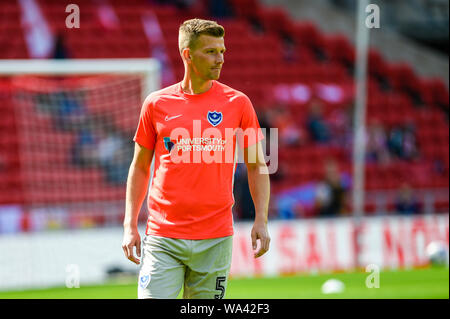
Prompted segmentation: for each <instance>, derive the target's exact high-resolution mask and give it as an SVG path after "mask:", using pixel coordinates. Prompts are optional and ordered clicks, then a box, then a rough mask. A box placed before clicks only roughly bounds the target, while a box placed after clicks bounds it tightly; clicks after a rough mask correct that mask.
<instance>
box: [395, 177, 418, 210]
mask: <svg viewBox="0 0 450 319" xmlns="http://www.w3.org/2000/svg"><path fill="white" fill-rule="evenodd" d="M395 210H396V212H397V213H399V214H403V215H415V214H419V213H420V212H421V206H420V204H419V202H418V200H417V199H416V197H415V195H414V193H413V190H412V188H411V186H410V185H409V184H407V183H405V184H403V185H402V187H401V188H400V190H399V191H398V194H397V198H396V200H395Z"/></svg>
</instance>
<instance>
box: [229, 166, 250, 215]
mask: <svg viewBox="0 0 450 319" xmlns="http://www.w3.org/2000/svg"><path fill="white" fill-rule="evenodd" d="M234 197H235V199H236V200H235V206H234V209H235V212H236V213H237V217H238V218H239V219H244V220H247V219H253V218H254V217H255V206H254V204H253V199H252V195H251V193H250V189H249V186H248V179H247V167H246V166H245V164H243V163H238V164H236V171H235V176H234Z"/></svg>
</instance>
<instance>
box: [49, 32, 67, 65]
mask: <svg viewBox="0 0 450 319" xmlns="http://www.w3.org/2000/svg"><path fill="white" fill-rule="evenodd" d="M53 58H54V59H68V58H70V56H69V53H68V50H67V48H66V46H65V44H64V38H63V36H62V35H61V34H57V35H56V40H55V47H54V49H53Z"/></svg>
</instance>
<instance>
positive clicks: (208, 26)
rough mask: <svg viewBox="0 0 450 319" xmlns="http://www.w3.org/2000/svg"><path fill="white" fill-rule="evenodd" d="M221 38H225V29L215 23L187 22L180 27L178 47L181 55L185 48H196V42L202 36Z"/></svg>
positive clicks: (204, 21)
mask: <svg viewBox="0 0 450 319" xmlns="http://www.w3.org/2000/svg"><path fill="white" fill-rule="evenodd" d="M202 34H203V35H210V36H213V37H217V38H221V37H223V36H225V29H224V28H223V27H222V26H221V25H220V24H218V23H217V22H215V21H211V20H203V19H191V20H186V21H184V22H183V23H182V24H181V25H180V29H179V32H178V47H179V49H180V53H181V52H182V51H183V49H185V48H190V49H192V48H194V44H195V41H196V40H197V39H198V38H199V37H200V36H201V35H202Z"/></svg>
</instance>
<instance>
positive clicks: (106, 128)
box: [72, 118, 133, 184]
mask: <svg viewBox="0 0 450 319" xmlns="http://www.w3.org/2000/svg"><path fill="white" fill-rule="evenodd" d="M92 124H93V125H92V126H91V129H89V130H86V129H85V130H82V131H80V133H79V140H78V143H77V144H76V145H75V146H74V148H73V150H72V151H73V161H74V164H75V165H77V166H80V167H85V168H87V167H94V168H95V167H99V168H102V169H103V170H104V171H105V173H106V178H107V180H108V181H109V182H110V183H113V184H121V183H125V182H126V178H127V175H128V168H129V165H130V162H131V157H132V154H133V150H132V148H133V145H132V143H131V142H127V140H128V139H126V138H125V137H124V136H122V133H121V132H120V131H118V130H117V129H116V128H114V127H113V126H112V125H111V124H109V122H107V121H105V119H104V118H103V119H102V120H100V119H98V120H93V123H92Z"/></svg>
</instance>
